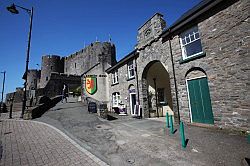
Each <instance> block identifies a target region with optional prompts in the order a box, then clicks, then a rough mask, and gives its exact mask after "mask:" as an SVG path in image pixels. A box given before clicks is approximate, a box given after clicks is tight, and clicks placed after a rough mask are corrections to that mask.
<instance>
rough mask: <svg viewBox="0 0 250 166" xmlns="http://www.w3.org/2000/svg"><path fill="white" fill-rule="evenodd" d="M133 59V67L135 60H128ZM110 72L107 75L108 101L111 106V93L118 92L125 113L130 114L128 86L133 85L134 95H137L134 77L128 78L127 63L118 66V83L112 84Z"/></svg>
mask: <svg viewBox="0 0 250 166" xmlns="http://www.w3.org/2000/svg"><path fill="white" fill-rule="evenodd" d="M132 60H133V64H134V67H135V60H134V59H131V60H130V61H132ZM111 75H112V73H110V74H109V75H108V79H109V86H110V90H109V100H110V101H109V102H110V103H111V106H112V94H113V93H114V92H119V93H120V99H121V101H122V103H123V104H125V106H126V109H127V113H128V114H131V112H130V98H129V86H130V85H133V86H134V87H135V93H136V97H138V95H137V84H136V77H135V78H133V79H131V80H128V67H127V63H125V64H123V65H122V66H121V67H119V68H118V84H115V85H112V76H111ZM110 110H112V107H111V108H110Z"/></svg>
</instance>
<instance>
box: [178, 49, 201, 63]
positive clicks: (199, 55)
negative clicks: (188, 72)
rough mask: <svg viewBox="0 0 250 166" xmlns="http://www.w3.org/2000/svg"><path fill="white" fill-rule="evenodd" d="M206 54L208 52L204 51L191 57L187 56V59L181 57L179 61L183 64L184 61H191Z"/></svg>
mask: <svg viewBox="0 0 250 166" xmlns="http://www.w3.org/2000/svg"><path fill="white" fill-rule="evenodd" d="M205 56H206V53H205V52H203V53H200V54H198V55H195V56H192V57H189V58H186V59H181V60H180V61H179V63H180V64H183V63H187V62H190V61H192V60H195V59H199V58H202V57H205Z"/></svg>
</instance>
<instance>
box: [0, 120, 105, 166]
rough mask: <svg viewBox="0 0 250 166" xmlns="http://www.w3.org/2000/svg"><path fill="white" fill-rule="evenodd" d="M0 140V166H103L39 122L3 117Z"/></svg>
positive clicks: (97, 160)
mask: <svg viewBox="0 0 250 166" xmlns="http://www.w3.org/2000/svg"><path fill="white" fill-rule="evenodd" d="M0 138H1V139H0V159H1V160H0V165H4V166H11V165H13V166H14V165H15V166H20V165H22V166H26V165H29V166H40V165H41V166H42V165H51V166H56V165H58V166H62V165H72V166H73V165H79V166H85V165H86V166H98V165H101V166H105V165H106V163H104V162H103V161H101V160H100V159H99V158H97V157H96V156H94V155H93V154H91V153H90V152H89V151H87V150H86V149H84V148H82V147H81V146H79V145H78V144H77V143H76V142H75V141H73V140H72V139H70V138H69V137H68V136H66V135H65V134H64V133H62V132H61V131H59V130H58V129H56V128H54V127H52V126H50V125H48V124H44V123H42V122H35V121H23V120H6V119H5V120H4V119H3V117H2V119H1V122H0Z"/></svg>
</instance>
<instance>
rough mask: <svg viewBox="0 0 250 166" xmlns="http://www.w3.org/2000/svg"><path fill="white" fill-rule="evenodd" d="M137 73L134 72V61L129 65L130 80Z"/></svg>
mask: <svg viewBox="0 0 250 166" xmlns="http://www.w3.org/2000/svg"><path fill="white" fill-rule="evenodd" d="M134 77H135V71H134V64H133V61H131V62H129V63H128V78H134Z"/></svg>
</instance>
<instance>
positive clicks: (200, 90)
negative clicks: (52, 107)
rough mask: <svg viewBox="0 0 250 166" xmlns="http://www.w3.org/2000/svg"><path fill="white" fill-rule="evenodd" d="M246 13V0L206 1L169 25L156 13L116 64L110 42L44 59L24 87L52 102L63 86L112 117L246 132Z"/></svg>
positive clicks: (249, 79) (249, 121) (249, 80)
mask: <svg viewBox="0 0 250 166" xmlns="http://www.w3.org/2000/svg"><path fill="white" fill-rule="evenodd" d="M249 11H250V2H249V1H248V0H232V1H227V0H204V1H202V2H200V3H199V4H198V5H196V6H195V7H193V8H192V9H190V10H189V11H187V12H186V13H185V14H183V16H181V17H180V18H179V19H178V20H177V21H176V22H175V23H174V24H173V25H171V26H169V27H167V26H166V25H167V24H166V22H165V21H164V19H163V15H161V14H159V13H156V14H155V15H153V16H152V17H151V18H150V19H149V20H147V21H146V22H145V23H144V24H143V25H142V26H141V27H140V28H139V29H138V35H137V44H136V48H135V49H134V50H132V51H131V52H130V53H129V54H128V55H125V56H124V58H122V59H121V60H120V61H119V62H116V52H115V46H114V44H112V43H110V42H94V43H92V44H90V45H89V46H87V47H86V48H84V49H82V50H80V51H78V52H76V53H74V54H72V55H70V56H67V57H60V56H55V55H51V56H49V55H46V56H43V57H42V65H41V70H39V71H38V70H29V73H28V84H27V90H28V91H29V95H30V96H36V97H38V96H43V95H46V96H48V97H53V96H55V95H60V94H62V87H63V84H64V83H65V84H67V85H68V87H69V91H74V90H75V89H77V88H78V89H79V88H80V91H81V98H82V100H83V101H84V102H85V101H86V99H87V100H88V101H95V102H96V103H98V104H101V103H106V104H107V106H108V110H109V111H110V112H116V113H118V114H121V113H122V114H126V115H128V116H135V117H138V116H139V117H142V118H151V117H160V116H165V115H166V113H168V114H169V115H173V119H174V120H175V121H176V122H180V121H184V122H185V123H190V124H193V125H196V124H198V125H199V124H202V125H208V126H211V125H212V126H217V127H223V128H235V129H241V130H249V128H250V112H249V108H250V102H249V99H250V94H249V91H250V90H249V85H250V73H249V71H250V70H249V69H250V65H249V64H250V63H249V62H250V59H249V58H250V57H249V39H250V38H249ZM19 92H20V93H21V90H20V89H19ZM8 95H9V96H10V95H11V94H8ZM8 95H7V98H8ZM16 100H18V99H16Z"/></svg>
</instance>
